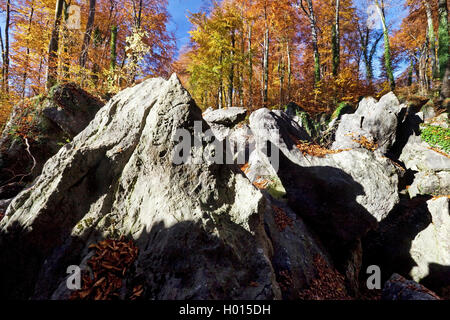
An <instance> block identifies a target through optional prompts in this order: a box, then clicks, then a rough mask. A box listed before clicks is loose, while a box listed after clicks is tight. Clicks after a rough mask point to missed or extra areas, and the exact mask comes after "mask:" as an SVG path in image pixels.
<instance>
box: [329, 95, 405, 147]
mask: <svg viewBox="0 0 450 320" xmlns="http://www.w3.org/2000/svg"><path fill="white" fill-rule="evenodd" d="M405 110H406V105H400V103H399V101H398V99H397V97H396V96H395V94H394V93H392V92H390V93H388V94H387V95H385V96H383V97H382V98H381V99H380V101H378V102H377V101H376V100H375V99H374V98H371V97H369V98H364V99H363V100H362V101H361V102H360V104H359V106H358V109H357V110H356V112H355V113H354V114H346V115H343V116H342V118H341V121H340V124H339V127H338V129H337V132H336V141H335V142H334V143H333V146H332V148H333V149H354V148H363V147H364V142H366V141H367V143H369V144H371V145H372V146H373V147H372V148H373V149H378V150H379V151H381V152H382V153H386V152H388V150H389V149H390V147H391V146H392V145H393V144H394V142H395V138H396V130H397V126H398V123H399V117H400V115H401V113H402V111H405ZM366 147H367V146H366Z"/></svg>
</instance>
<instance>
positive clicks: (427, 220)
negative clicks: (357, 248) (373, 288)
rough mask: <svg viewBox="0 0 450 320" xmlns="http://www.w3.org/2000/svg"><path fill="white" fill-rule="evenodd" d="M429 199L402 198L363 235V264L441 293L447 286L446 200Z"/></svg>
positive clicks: (448, 223) (448, 239)
mask: <svg viewBox="0 0 450 320" xmlns="http://www.w3.org/2000/svg"><path fill="white" fill-rule="evenodd" d="M428 199H429V198H428V197H416V198H414V199H408V198H403V199H402V201H401V202H400V204H399V205H398V206H397V207H396V208H395V210H393V211H392V213H391V214H390V215H389V216H388V217H387V218H386V219H385V220H383V221H382V222H381V223H380V225H379V228H378V229H377V230H375V231H371V232H370V233H369V234H368V235H367V236H366V237H365V239H364V241H363V248H364V253H365V261H364V265H366V266H369V265H378V266H379V267H380V268H381V272H382V275H383V277H388V276H390V275H391V274H392V273H398V274H400V275H402V276H405V277H408V278H412V279H413V280H415V281H417V282H420V283H421V284H424V285H425V286H427V287H428V288H430V289H432V290H434V291H435V292H437V293H440V292H441V291H442V290H443V289H444V288H446V287H448V286H450V282H449V279H450V268H449V267H448V265H449V264H450V250H449V249H450V248H449V244H450V231H449V226H450V216H449V199H448V197H439V198H433V199H430V200H428Z"/></svg>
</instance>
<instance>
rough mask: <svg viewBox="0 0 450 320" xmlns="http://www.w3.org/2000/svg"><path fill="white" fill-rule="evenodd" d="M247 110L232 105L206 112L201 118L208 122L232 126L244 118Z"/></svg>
mask: <svg viewBox="0 0 450 320" xmlns="http://www.w3.org/2000/svg"><path fill="white" fill-rule="evenodd" d="M246 115H247V110H246V109H245V108H239V107H232V108H227V109H217V110H212V111H209V112H206V113H205V114H204V115H203V119H205V121H206V122H208V123H209V124H211V123H214V124H219V125H223V126H226V127H233V126H235V125H236V124H238V123H239V122H241V121H243V120H244V119H245V116H246Z"/></svg>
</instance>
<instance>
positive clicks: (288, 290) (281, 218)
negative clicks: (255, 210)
mask: <svg viewBox="0 0 450 320" xmlns="http://www.w3.org/2000/svg"><path fill="white" fill-rule="evenodd" d="M267 206H268V208H267V210H266V214H265V219H264V223H265V227H266V232H267V235H268V237H269V239H270V241H271V243H272V245H273V249H274V255H273V257H272V264H273V267H274V270H275V272H276V276H277V281H278V283H279V284H280V288H281V292H282V294H283V299H287V300H298V299H301V298H302V292H303V290H307V289H308V288H310V287H311V286H312V285H313V283H314V281H315V279H316V278H317V277H318V276H319V270H318V268H319V267H320V266H318V265H317V264H316V261H317V260H318V259H320V261H322V262H323V264H324V265H325V266H326V267H327V268H330V269H331V268H332V266H333V264H332V261H331V258H330V257H329V256H328V254H327V252H326V250H325V249H324V247H323V246H322V245H321V242H320V240H319V239H318V237H317V236H316V235H314V234H313V233H311V231H310V230H309V229H308V227H307V226H306V225H305V223H304V222H303V220H302V219H301V217H299V216H298V215H297V214H296V213H295V212H294V211H293V210H292V209H291V208H289V206H288V205H287V204H286V203H285V202H284V201H278V200H276V199H273V198H272V197H271V196H267ZM342 285H343V283H342Z"/></svg>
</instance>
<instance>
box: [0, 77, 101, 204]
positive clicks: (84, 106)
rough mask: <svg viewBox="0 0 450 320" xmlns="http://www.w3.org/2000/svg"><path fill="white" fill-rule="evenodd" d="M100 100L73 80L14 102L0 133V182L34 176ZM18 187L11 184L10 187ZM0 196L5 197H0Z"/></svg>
mask: <svg viewBox="0 0 450 320" xmlns="http://www.w3.org/2000/svg"><path fill="white" fill-rule="evenodd" d="M102 106H103V104H102V103H101V102H100V101H99V100H98V99H96V98H95V97H93V96H91V95H89V94H88V93H87V92H85V91H83V90H81V89H79V88H78V87H77V86H75V85H72V84H64V85H57V86H55V87H53V88H52V89H51V90H50V92H49V93H48V94H47V95H46V96H44V97H42V96H39V97H36V98H33V99H31V101H29V102H27V101H25V102H22V103H20V104H18V105H17V106H15V108H14V111H13V112H12V114H11V117H10V120H9V121H8V123H7V124H6V126H5V129H4V130H3V133H2V135H1V137H0V150H1V155H0V186H1V187H2V188H3V189H5V188H8V187H10V186H11V183H19V184H22V183H23V184H25V183H29V182H31V181H32V180H34V179H35V178H36V177H37V176H38V175H39V174H40V173H41V171H42V167H43V165H44V163H45V162H46V161H47V160H48V159H49V158H50V157H51V156H53V155H54V154H56V153H57V152H58V150H59V149H60V148H61V147H62V146H63V145H64V144H66V143H67V142H68V141H70V140H71V139H72V138H73V137H74V136H75V135H77V134H78V133H79V132H81V130H83V129H84V128H85V127H86V126H87V125H88V124H89V122H90V121H91V120H92V119H93V118H94V116H95V114H96V112H97V111H98V110H99V109H100V108H101V107H102ZM20 190H21V189H19V190H17V188H10V192H11V191H14V192H15V191H17V192H15V194H14V195H13V196H15V195H16V194H17V193H18V192H19V191H20ZM0 199H6V198H3V197H0Z"/></svg>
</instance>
